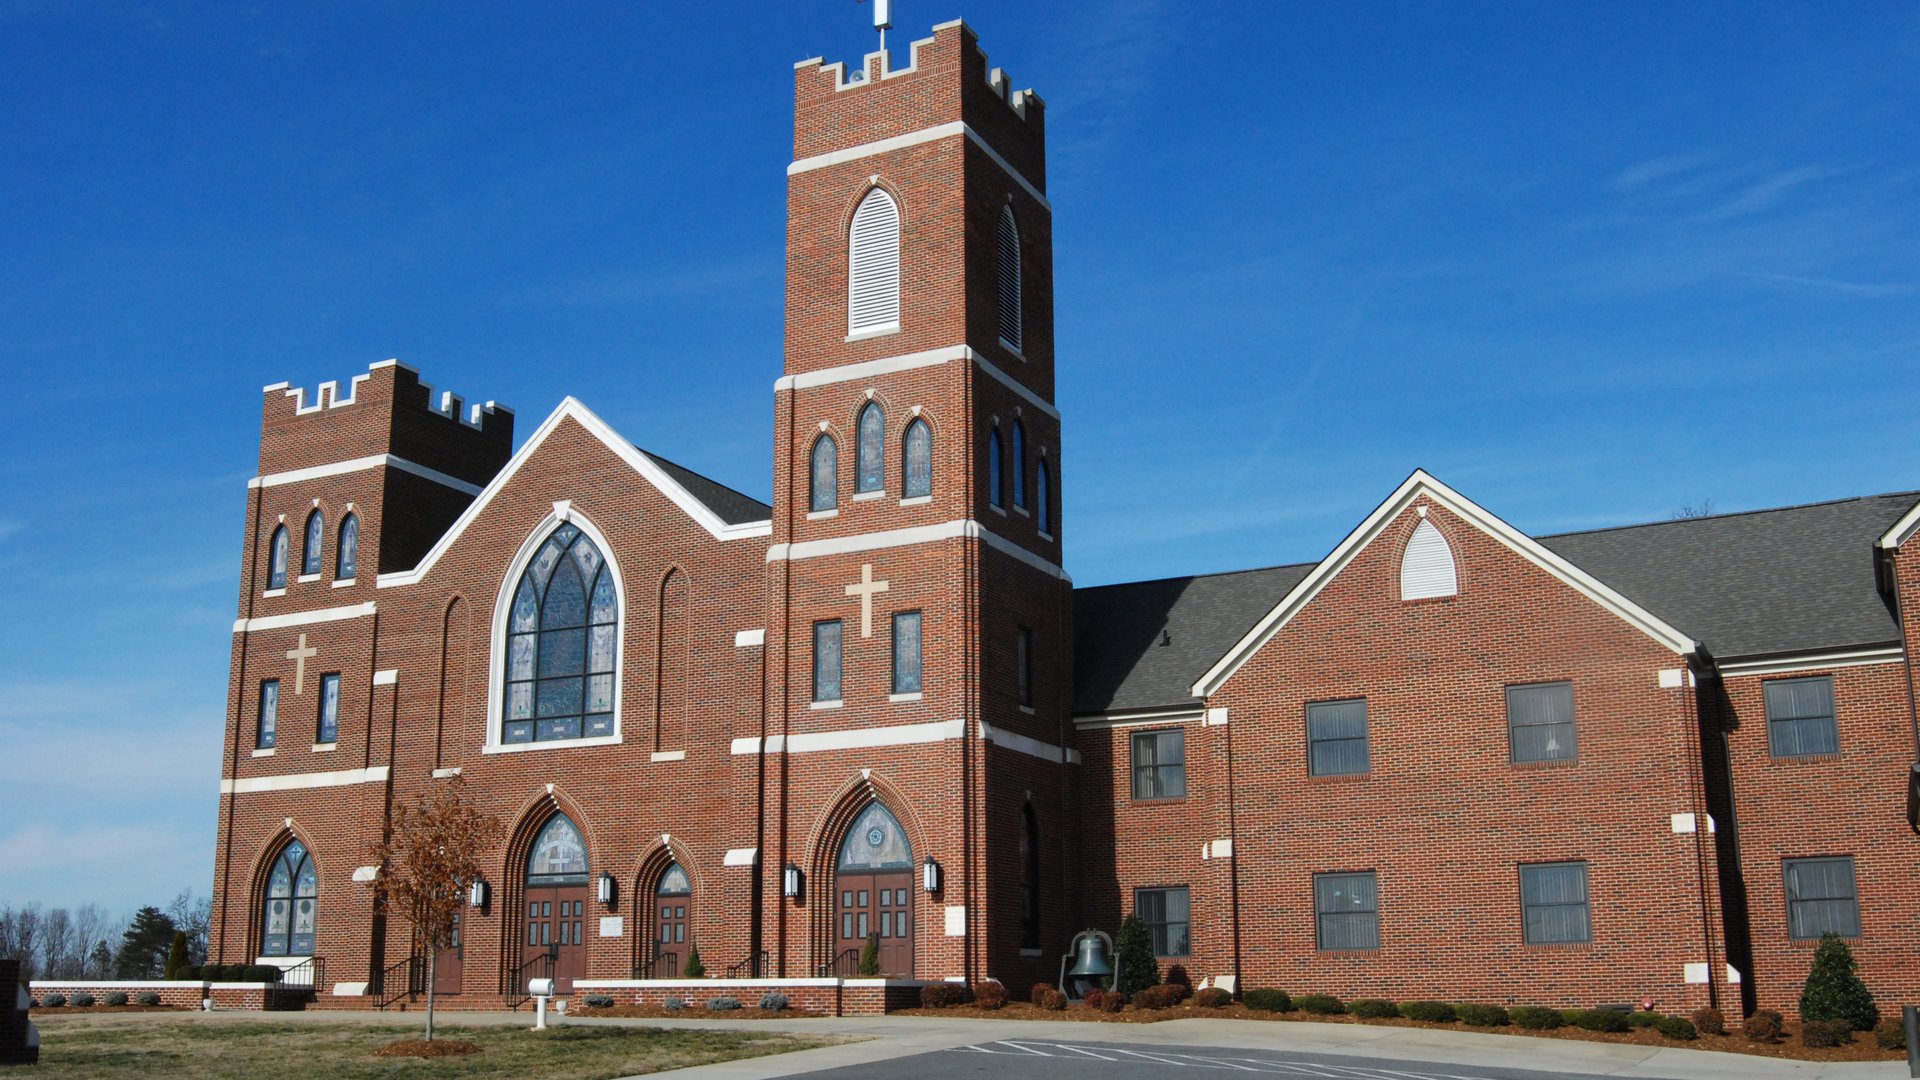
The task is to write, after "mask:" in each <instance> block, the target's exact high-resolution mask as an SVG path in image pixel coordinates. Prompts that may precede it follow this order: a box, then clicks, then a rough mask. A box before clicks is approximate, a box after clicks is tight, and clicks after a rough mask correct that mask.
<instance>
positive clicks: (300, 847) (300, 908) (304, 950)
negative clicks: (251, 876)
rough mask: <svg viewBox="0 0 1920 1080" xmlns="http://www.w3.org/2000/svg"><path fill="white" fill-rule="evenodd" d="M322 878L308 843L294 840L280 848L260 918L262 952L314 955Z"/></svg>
mask: <svg viewBox="0 0 1920 1080" xmlns="http://www.w3.org/2000/svg"><path fill="white" fill-rule="evenodd" d="M319 880H320V875H319V873H318V871H316V870H315V869H314V865H313V856H312V855H311V854H310V853H309V852H308V851H307V848H306V845H304V844H302V843H301V842H300V841H298V840H294V841H292V842H290V843H288V844H287V846H286V847H285V848H282V849H281V851H280V854H279V856H278V857H276V858H275V859H274V860H273V869H272V870H270V871H268V873H267V896H266V910H265V911H264V912H262V913H261V919H260V924H261V932H260V953H261V955H263V956H312V955H313V938H314V931H315V926H316V924H317V922H318V920H319V903H320V895H319V892H320V891H319Z"/></svg>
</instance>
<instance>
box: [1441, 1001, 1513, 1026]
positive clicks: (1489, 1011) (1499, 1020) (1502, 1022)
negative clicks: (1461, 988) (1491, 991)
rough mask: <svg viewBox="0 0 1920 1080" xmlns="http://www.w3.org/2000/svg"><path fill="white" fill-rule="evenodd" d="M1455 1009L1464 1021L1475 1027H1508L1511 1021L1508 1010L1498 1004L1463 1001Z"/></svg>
mask: <svg viewBox="0 0 1920 1080" xmlns="http://www.w3.org/2000/svg"><path fill="white" fill-rule="evenodd" d="M1454 1010H1455V1011H1456V1012H1458V1013H1459V1014H1460V1020H1461V1022H1462V1023H1466V1024H1470V1025H1472V1026H1474V1027H1506V1026H1507V1024H1508V1023H1509V1022H1510V1018H1509V1017H1508V1016H1507V1010H1505V1009H1503V1008H1501V1007H1500V1006H1498V1005H1475V1004H1473V1003H1472V1002H1468V1001H1463V1002H1461V1003H1460V1004H1458V1005H1456V1006H1454Z"/></svg>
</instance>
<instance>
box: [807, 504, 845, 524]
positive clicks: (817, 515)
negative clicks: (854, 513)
mask: <svg viewBox="0 0 1920 1080" xmlns="http://www.w3.org/2000/svg"><path fill="white" fill-rule="evenodd" d="M839 516H840V508H839V507H837V506H836V507H834V508H833V509H831V510H809V511H807V520H808V521H825V520H827V519H828V518H836V517H839Z"/></svg>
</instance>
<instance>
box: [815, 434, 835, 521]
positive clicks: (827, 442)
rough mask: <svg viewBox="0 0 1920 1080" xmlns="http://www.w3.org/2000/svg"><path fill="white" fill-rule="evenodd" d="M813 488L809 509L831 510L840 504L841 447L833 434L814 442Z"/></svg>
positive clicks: (823, 436)
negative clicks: (837, 444) (834, 439)
mask: <svg viewBox="0 0 1920 1080" xmlns="http://www.w3.org/2000/svg"><path fill="white" fill-rule="evenodd" d="M811 472H812V489H811V490H810V491H809V492H808V498H807V509H809V510H831V509H833V508H834V507H836V506H838V505H840V449H839V447H838V446H836V445H834V441H833V436H831V435H822V436H820V438H819V439H818V440H816V441H815V442H814V444H813V468H812V470H811Z"/></svg>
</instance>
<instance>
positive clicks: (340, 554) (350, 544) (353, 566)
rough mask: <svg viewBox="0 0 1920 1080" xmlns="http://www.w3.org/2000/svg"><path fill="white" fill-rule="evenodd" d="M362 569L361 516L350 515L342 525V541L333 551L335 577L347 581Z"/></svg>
mask: <svg viewBox="0 0 1920 1080" xmlns="http://www.w3.org/2000/svg"><path fill="white" fill-rule="evenodd" d="M359 568H360V515H358V514H348V515H347V519H346V520H345V521H342V522H341V523H340V540H339V542H338V543H337V544H336V545H335V547H334V549H333V576H334V578H335V579H336V580H340V581H347V580H350V579H352V578H353V577H354V575H355V574H356V573H357V572H358V570H359Z"/></svg>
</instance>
